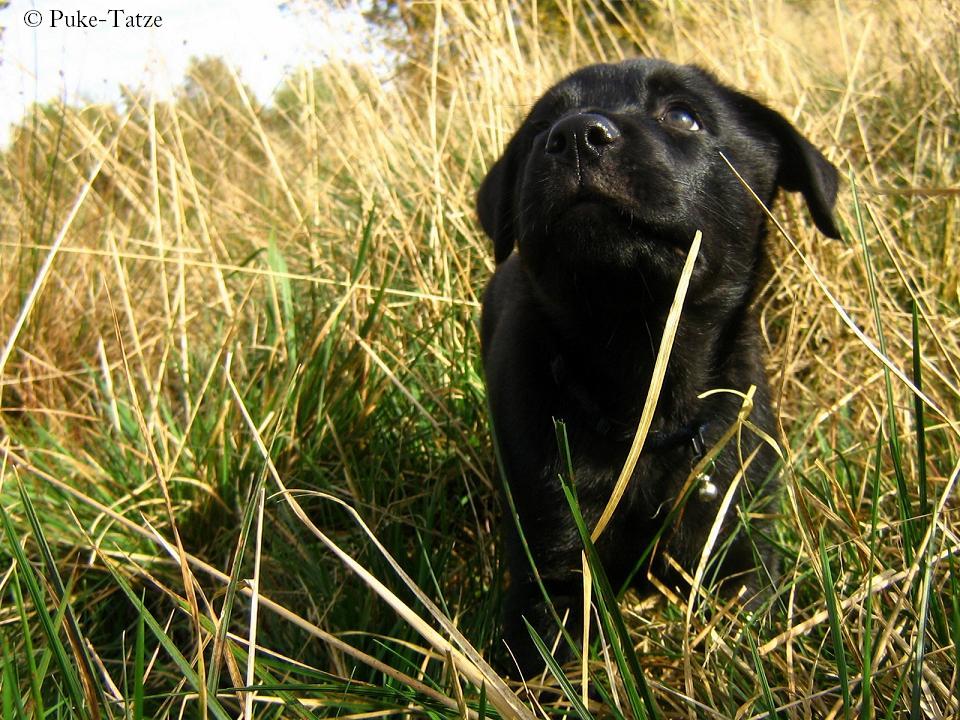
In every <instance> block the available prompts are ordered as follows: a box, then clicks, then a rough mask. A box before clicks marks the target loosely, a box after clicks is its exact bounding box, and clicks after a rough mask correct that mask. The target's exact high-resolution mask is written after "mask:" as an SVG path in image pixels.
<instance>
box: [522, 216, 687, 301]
mask: <svg viewBox="0 0 960 720" xmlns="http://www.w3.org/2000/svg"><path fill="white" fill-rule="evenodd" d="M692 236H693V233H690V238H685V233H684V232H683V231H679V230H673V229H671V228H668V227H662V226H661V227H658V226H657V225H656V224H654V223H648V222H644V221H642V220H641V219H639V218H637V217H636V216H634V215H632V214H630V213H629V212H627V211H625V210H624V209H623V208H621V207H618V206H616V205H614V204H611V203H609V202H605V201H602V200H582V201H578V202H574V203H571V204H570V205H569V206H567V207H564V208H563V209H562V210H561V211H560V212H558V213H557V214H556V215H555V216H554V217H553V218H551V219H550V220H549V221H541V222H536V223H531V224H530V225H528V226H527V232H524V233H521V240H520V244H519V252H520V256H521V258H522V259H523V262H524V265H525V266H526V267H527V270H528V272H530V274H531V275H532V278H533V280H534V282H536V284H537V285H538V286H539V287H540V288H541V290H542V291H544V292H545V293H546V294H547V295H548V296H550V297H551V298H553V299H555V300H558V301H561V302H566V301H569V302H580V301H587V302H590V303H591V304H596V305H608V304H616V305H620V306H623V307H626V306H632V305H634V304H636V303H640V304H649V303H651V302H654V303H660V302H661V301H663V302H669V301H670V299H672V298H673V295H674V292H675V290H676V287H677V283H678V282H679V279H680V273H681V271H682V269H683V264H684V260H685V259H686V256H687V252H688V250H689V248H690V241H691V239H692Z"/></svg>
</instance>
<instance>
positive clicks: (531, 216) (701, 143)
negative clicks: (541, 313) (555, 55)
mask: <svg viewBox="0 0 960 720" xmlns="http://www.w3.org/2000/svg"><path fill="white" fill-rule="evenodd" d="M721 153H722V155H721ZM723 156H725V157H726V158H727V159H728V160H729V161H730V163H731V164H732V165H733V167H735V168H736V169H737V171H738V172H739V173H740V174H741V175H742V176H743V178H744V180H745V181H746V182H747V183H748V184H749V186H750V187H751V188H752V189H753V191H754V192H756V194H757V195H758V196H759V197H760V199H761V200H763V201H764V203H765V204H767V205H768V206H769V204H770V203H771V202H772V201H773V199H774V196H775V194H776V192H777V189H778V188H784V189H785V190H789V191H798V192H801V193H802V194H803V196H804V198H805V199H806V202H807V205H808V207H809V209H810V212H811V214H812V216H813V219H814V222H815V223H816V225H817V227H818V228H819V229H820V231H821V232H823V233H824V234H825V235H828V236H830V237H839V232H838V231H837V228H836V225H835V224H834V220H833V215H832V210H833V204H834V199H835V197H836V192H837V171H836V168H834V166H833V165H831V164H830V163H829V162H828V161H827V160H826V159H825V158H824V157H823V155H821V154H820V152H819V151H817V150H816V148H814V147H813V146H812V145H811V144H810V143H809V142H808V141H807V140H806V139H805V138H803V137H802V136H801V135H800V134H799V133H798V132H797V130H796V129H795V128H794V127H793V126H792V125H791V124H790V123H789V122H788V121H787V120H786V119H785V118H783V117H782V116H781V115H779V114H778V113H776V112H775V111H773V110H771V109H770V108H768V107H766V106H764V105H762V104H761V103H759V102H757V101H756V100H754V99H752V98H750V97H748V96H746V95H743V94H741V93H739V92H736V91H734V90H732V89H730V88H727V87H725V86H723V85H721V84H720V83H718V82H717V81H716V80H715V79H714V78H713V77H712V76H711V75H709V74H708V73H706V72H705V71H703V70H701V69H699V68H697V67H693V66H677V65H673V64H670V63H667V62H663V61H657V60H646V59H642V60H632V61H628V62H624V63H620V64H617V65H593V66H590V67H586V68H584V69H582V70H579V71H578V72H576V73H574V74H573V75H571V76H569V77H567V78H566V79H565V80H563V81H561V82H560V83H558V84H557V85H556V86H554V87H553V88H552V89H550V90H549V91H548V92H547V93H546V94H545V95H544V96H543V97H542V98H541V99H540V100H539V101H538V102H537V103H536V104H535V105H534V107H533V109H532V110H531V112H530V114H529V115H528V116H527V118H526V120H525V121H524V122H523V124H522V125H521V127H520V129H519V130H518V131H517V133H516V134H515V135H514V136H513V138H512V139H511V140H510V142H509V144H508V145H507V148H506V150H505V151H504V153H503V156H502V157H501V158H500V159H499V160H498V161H497V162H496V163H495V164H494V166H493V167H492V168H491V169H490V172H489V173H488V174H487V176H486V178H485V179H484V181H483V184H482V185H481V187H480V192H479V195H478V211H479V217H480V222H481V224H482V225H483V228H484V230H485V231H486V232H487V234H488V235H490V237H491V238H493V241H494V249H495V256H496V260H497V262H498V263H499V262H501V261H503V260H505V259H506V258H507V257H508V256H509V255H510V253H511V252H512V251H513V248H514V247H515V246H516V247H517V248H518V251H519V253H520V256H521V259H522V261H523V264H524V266H525V267H526V269H527V271H528V273H530V274H531V275H532V277H533V279H534V281H535V282H536V283H537V285H538V286H540V290H541V291H543V292H545V293H546V294H547V295H557V294H559V295H561V296H563V295H564V294H566V295H568V296H569V293H570V292H571V291H573V292H579V291H582V290H583V288H585V287H587V288H595V287H598V286H603V287H604V288H606V289H607V290H610V291H613V292H614V293H615V294H621V295H624V296H626V295H631V294H632V295H633V296H634V297H637V296H646V297H645V298H641V299H646V300H649V299H656V298H657V297H658V296H666V295H669V296H672V294H673V289H674V287H675V286H676V282H677V279H678V277H679V273H680V269H681V268H682V266H683V261H684V258H685V256H686V253H687V250H688V249H689V247H690V242H691V240H692V239H693V236H694V234H695V232H696V231H697V230H701V231H702V232H703V245H702V247H701V254H700V257H699V259H698V262H697V270H696V271H695V274H694V278H693V282H692V290H694V292H696V291H697V289H698V288H699V290H700V296H701V297H711V299H712V296H713V295H716V293H717V292H718V290H717V288H722V290H723V293H724V294H725V295H727V296H729V297H731V298H732V297H733V296H738V295H739V296H742V295H743V293H745V292H747V291H748V289H749V287H750V286H751V284H752V282H753V276H754V272H755V268H756V265H757V260H758V258H759V256H760V241H761V240H762V237H763V235H764V228H765V217H764V213H763V210H762V209H761V208H760V207H759V205H758V204H757V202H756V200H755V199H753V198H752V197H751V196H750V194H749V192H748V191H747V190H746V189H745V188H744V187H743V186H742V184H741V183H740V181H739V180H737V178H736V176H735V175H734V173H733V172H732V171H731V170H730V167H729V166H728V165H727V163H726V162H725V161H724V159H723ZM711 288H712V289H713V291H712V292H711Z"/></svg>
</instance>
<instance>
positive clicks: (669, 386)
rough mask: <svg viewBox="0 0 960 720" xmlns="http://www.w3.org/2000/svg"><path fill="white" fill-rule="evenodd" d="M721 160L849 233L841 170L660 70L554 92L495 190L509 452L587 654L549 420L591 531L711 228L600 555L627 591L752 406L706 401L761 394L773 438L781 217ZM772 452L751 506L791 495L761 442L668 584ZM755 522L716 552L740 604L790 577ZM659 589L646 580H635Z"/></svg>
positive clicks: (494, 367) (541, 104)
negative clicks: (840, 198) (768, 256)
mask: <svg viewBox="0 0 960 720" xmlns="http://www.w3.org/2000/svg"><path fill="white" fill-rule="evenodd" d="M721 153H722V154H723V156H725V157H726V158H727V159H728V160H729V161H730V163H731V164H732V165H733V167H735V168H736V169H737V171H738V172H739V173H740V174H741V175H742V177H743V178H744V180H745V181H746V182H747V183H748V184H749V186H750V187H751V188H752V189H753V191H754V192H756V194H757V195H758V196H759V197H760V199H761V200H762V201H763V202H764V203H765V204H767V205H768V206H769V205H770V203H771V202H772V201H773V199H774V196H775V195H776V193H777V190H778V188H784V189H785V190H791V191H799V192H801V193H803V196H804V198H805V199H806V202H807V205H808V207H809V209H810V211H811V213H812V215H813V219H814V221H815V223H816V225H817V227H818V228H819V229H820V231H821V232H823V233H824V234H825V235H828V236H830V237H838V236H839V233H838V231H837V228H836V226H835V224H834V221H833V216H832V210H833V204H834V199H835V196H836V191H837V171H836V168H834V166H833V165H831V164H830V163H829V162H828V161H827V160H826V159H825V158H824V157H823V156H822V155H821V154H820V153H819V152H818V151H817V150H816V149H815V148H814V147H813V146H812V145H811V144H810V143H809V142H808V141H807V140H806V139H804V138H803V137H801V136H800V134H799V133H798V132H797V131H796V129H795V128H794V127H793V126H792V125H791V124H790V123H789V122H788V121H787V120H786V119H784V118H783V117H782V116H781V115H779V114H778V113H776V112H775V111H773V110H771V109H770V108H768V107H766V106H764V105H762V104H761V103H759V102H757V101H756V100H754V99H752V98H750V97H748V96H746V95H743V94H741V93H739V92H736V91H734V90H732V89H730V88H727V87H725V86H723V85H721V84H720V83H718V82H717V81H716V80H715V79H714V78H713V77H712V76H711V75H710V74H708V73H707V72H705V71H703V70H701V69H699V68H697V67H692V66H677V65H673V64H670V63H667V62H662V61H657V60H633V61H629V62H624V63H620V64H617V65H594V66H591V67H587V68H584V69H582V70H580V71H578V72H576V73H574V74H573V75H571V76H569V77H568V78H566V79H565V80H563V81H562V82H560V83H559V84H558V85H556V86H555V87H553V88H552V89H551V90H549V91H548V92H547V93H546V95H544V96H543V97H542V98H541V99H540V100H539V101H538V102H537V103H536V104H535V105H534V107H533V109H532V110H531V112H530V114H529V115H528V116H527V119H526V120H525V121H524V122H523V124H522V125H521V126H520V129H519V130H518V131H517V133H516V134H515V135H514V136H513V138H512V139H511V140H510V142H509V144H508V145H507V148H506V150H505V151H504V153H503V156H502V157H501V158H500V159H499V160H498V161H497V162H496V163H495V164H494V166H493V167H492V168H491V169H490V172H489V173H488V175H487V177H486V178H485V179H484V181H483V184H482V186H481V188H480V192H479V196H478V206H479V207H478V211H479V216H480V222H481V224H482V225H483V229H484V230H485V231H486V232H487V234H488V235H490V237H491V238H492V239H493V242H494V250H495V256H496V262H497V270H496V272H495V273H494V276H493V279H492V280H491V281H490V284H489V286H488V287H487V289H486V292H485V294H484V298H483V319H482V343H483V360H484V368H485V373H486V381H487V389H488V394H489V402H490V407H491V410H492V413H493V426H494V435H495V438H496V441H497V443H498V445H499V448H500V451H501V454H502V459H503V465H504V469H505V471H506V475H507V477H506V480H507V482H508V484H509V487H510V490H511V493H512V495H513V498H514V500H515V502H516V507H517V511H518V514H519V519H520V524H521V526H522V528H523V532H524V536H525V538H526V540H527V542H528V543H529V547H530V550H531V553H532V556H533V559H534V561H535V563H536V566H537V569H538V571H539V574H540V577H541V578H542V580H543V583H544V585H545V586H546V589H547V590H548V592H549V594H550V596H551V598H552V601H553V604H554V606H555V608H556V610H557V612H558V613H559V615H560V616H561V617H563V616H564V614H566V613H569V620H568V622H567V627H568V629H569V630H570V631H571V633H572V634H573V635H574V636H578V634H579V628H580V626H581V623H582V620H581V607H580V605H581V602H582V600H581V598H582V595H581V593H582V587H581V582H582V577H581V573H580V567H581V561H580V552H581V542H580V539H579V535H578V533H577V530H576V527H575V525H574V522H573V520H572V516H571V512H570V508H569V505H568V503H567V501H566V500H565V498H564V495H563V493H562V489H561V484H560V481H559V479H558V475H559V473H561V472H562V471H564V470H565V467H564V465H565V463H562V462H561V458H560V452H559V450H558V443H557V437H556V434H555V429H554V419H559V420H562V421H563V422H564V423H565V425H566V431H567V435H568V438H569V447H570V451H571V455H572V463H573V474H574V483H575V489H576V493H577V496H578V500H579V503H580V506H581V508H582V510H583V513H584V516H585V519H586V521H587V523H588V526H589V527H591V528H592V527H593V526H594V525H595V524H596V522H597V520H598V518H599V515H600V513H601V511H602V510H603V508H604V506H605V505H606V503H607V501H608V498H609V497H610V493H611V490H612V488H613V486H614V484H615V482H616V479H617V477H618V475H619V472H620V470H621V468H622V466H623V463H624V461H625V459H626V456H627V452H628V449H629V447H630V444H631V441H632V439H633V436H634V432H635V430H636V426H637V423H638V420H639V417H640V413H641V409H642V407H643V403H644V399H645V397H646V394H647V389H648V387H649V384H650V377H651V370H652V368H653V363H654V360H655V357H656V353H657V349H658V346H659V343H660V339H661V336H662V333H663V328H664V321H665V318H666V315H667V311H668V309H669V306H670V304H671V301H672V299H673V296H674V293H675V290H676V287H677V282H678V279H679V276H680V272H681V269H682V267H683V264H684V259H685V257H686V254H687V252H688V250H689V248H690V244H691V241H692V239H693V237H694V235H695V233H696V231H697V230H700V231H702V233H703V241H702V246H701V250H700V255H699V257H698V259H697V262H696V266H695V269H694V272H693V276H692V279H691V283H690V287H689V291H688V293H687V297H686V302H685V304H684V310H683V315H682V318H681V321H680V325H679V328H678V331H677V335H676V339H675V343H674V346H673V352H672V355H671V359H670V364H669V367H668V370H667V374H666V378H665V381H664V385H663V389H662V392H661V394H660V399H659V403H658V405H657V412H656V414H655V416H654V420H653V425H652V426H651V432H650V435H649V436H648V438H647V441H646V444H645V446H644V451H643V453H642V455H641V457H640V460H639V462H638V463H637V466H636V470H635V472H634V474H633V476H632V478H631V481H630V485H629V487H628V489H627V491H626V493H625V495H624V496H623V499H622V501H621V503H620V505H619V507H618V509H617V511H616V513H615V514H614V516H613V518H612V521H611V523H610V525H609V526H608V528H607V529H606V531H605V532H604V534H603V535H602V536H601V537H600V539H599V542H598V545H597V550H598V552H599V555H600V557H601V560H602V562H603V564H604V568H605V569H606V572H607V574H608V576H609V578H610V580H611V583H612V584H613V586H614V587H615V588H617V587H619V586H620V585H621V584H622V583H624V582H625V581H626V580H627V579H628V578H629V577H630V575H631V573H633V572H634V571H635V570H636V569H637V568H636V565H637V563H638V561H639V559H640V557H641V555H642V553H643V552H644V550H645V549H646V548H648V547H649V546H650V545H651V543H652V542H653V540H654V539H655V536H656V534H657V532H658V531H659V530H660V529H661V525H662V524H663V522H664V518H665V517H667V516H668V515H670V512H669V510H670V509H671V508H672V507H673V506H674V505H675V503H677V502H678V500H679V497H678V496H679V494H680V492H681V488H682V487H683V486H684V483H685V482H686V480H687V478H688V476H689V475H690V473H691V470H692V468H693V466H694V464H695V462H696V461H697V460H698V459H699V458H700V457H701V455H702V453H703V448H704V447H706V448H710V447H711V446H712V445H713V444H714V443H715V442H717V440H718V439H719V438H720V437H721V436H722V435H723V434H724V432H725V431H726V430H727V429H728V428H729V427H731V425H732V424H733V423H734V422H735V421H736V418H737V412H738V410H739V409H740V406H741V401H740V399H739V398H737V397H736V396H734V395H733V394H731V393H718V394H714V395H712V396H710V397H709V398H707V399H698V396H699V395H700V394H701V393H703V392H704V391H706V390H710V389H714V388H725V389H732V390H737V391H740V392H747V390H748V389H749V388H750V387H751V386H755V387H756V388H757V390H756V396H755V398H754V408H753V411H752V414H751V416H750V422H752V423H753V424H754V425H755V426H757V427H759V428H760V429H761V430H763V431H765V432H766V433H768V434H769V435H770V436H773V437H775V436H776V431H775V427H774V419H773V413H772V411H771V407H770V399H769V391H768V389H767V384H766V380H765V377H764V369H763V356H762V353H763V345H762V342H761V338H760V333H759V324H758V318H757V315H756V313H755V311H754V310H753V309H752V307H751V301H752V299H753V295H754V291H755V290H756V288H757V286H758V283H759V282H760V276H761V275H762V272H761V266H762V263H761V260H762V244H761V241H762V240H763V238H764V236H765V234H766V218H765V214H764V212H763V209H762V208H761V207H760V205H759V204H758V203H757V202H756V200H755V199H754V198H753V197H751V195H750V194H749V192H748V191H747V190H746V189H745V188H744V187H743V185H742V184H741V182H740V181H739V180H738V179H737V178H736V176H735V175H734V173H733V172H732V171H731V170H730V167H729V166H728V165H727V163H726V162H725V161H724V159H723V157H722V156H721ZM514 248H516V249H517V252H516V253H514V252H513V251H514ZM758 447H759V450H758V453H757V455H756V457H755V458H754V459H753V462H752V463H750V464H749V466H748V468H747V471H746V473H745V476H744V479H743V482H742V483H740V485H739V486H738V487H739V489H738V491H737V495H736V496H735V499H736V501H738V502H740V503H741V504H742V505H744V506H746V505H749V506H750V509H751V511H752V512H754V513H756V512H757V511H758V510H760V511H762V509H763V508H764V506H765V500H769V499H770V497H771V496H772V495H773V494H774V493H775V492H776V490H777V487H778V481H777V479H776V477H772V475H773V469H774V464H775V457H774V455H773V453H772V451H770V450H769V448H768V447H767V446H766V445H764V444H763V443H761V441H760V440H759V438H758V437H757V436H756V435H755V434H753V433H751V432H749V431H744V432H743V433H742V435H741V441H740V442H739V443H738V441H737V440H736V439H734V441H732V442H730V443H728V444H727V446H726V447H725V449H724V450H723V451H722V453H721V454H720V455H719V457H718V458H717V459H716V463H715V466H714V467H713V468H712V469H711V472H710V481H707V480H706V479H703V480H701V481H700V486H699V488H698V489H695V490H694V491H693V492H692V493H690V494H689V496H688V498H689V499H688V501H687V502H686V505H685V506H684V507H683V508H682V512H678V513H675V514H674V515H673V517H674V522H673V526H672V527H670V528H668V529H667V531H666V533H665V534H664V536H663V537H662V538H661V539H660V541H659V544H658V545H657V547H658V553H657V556H656V557H655V558H654V560H653V562H652V565H651V566H650V569H651V571H652V572H654V574H656V575H657V576H658V577H663V578H665V579H667V581H671V580H670V578H671V573H670V571H669V568H668V565H667V564H666V563H665V562H664V561H663V557H664V555H663V553H664V552H666V553H669V555H670V556H672V557H673V558H674V559H675V560H676V561H677V562H678V563H679V564H680V565H681V566H683V567H685V568H686V569H687V570H688V571H689V572H692V571H693V570H694V569H695V568H696V566H697V564H698V562H699V559H700V555H701V551H702V549H703V547H704V544H705V541H706V537H707V534H708V533H709V530H710V528H711V526H712V524H713V522H714V519H715V517H716V515H717V512H718V509H719V507H720V504H721V500H722V498H723V496H724V493H725V492H726V490H727V489H728V488H729V487H730V484H731V482H732V480H733V478H734V476H735V475H736V474H737V473H738V471H740V470H741V467H742V464H741V463H742V459H743V458H747V457H748V456H749V455H750V454H751V453H752V452H753V451H754V449H757V448H758ZM741 517H746V515H744V514H738V512H737V509H736V505H734V506H731V509H730V511H729V512H728V513H727V515H726V519H725V520H724V523H723V526H722V534H721V537H720V540H719V541H718V542H717V544H716V546H715V548H718V549H719V548H721V546H723V548H724V550H725V552H724V553H723V560H722V563H721V564H720V566H719V568H718V572H717V577H719V578H730V579H729V581H728V583H727V586H726V587H727V589H728V591H729V592H736V591H737V590H739V589H740V587H741V586H744V585H745V586H746V587H747V594H746V596H745V597H747V598H749V597H751V596H753V595H755V594H756V593H757V592H759V591H761V590H763V589H765V588H767V587H769V585H770V584H771V583H772V582H773V581H774V580H775V579H776V577H777V574H778V567H777V563H776V560H775V559H774V556H773V553H772V551H771V548H770V546H769V543H768V542H767V541H766V540H765V539H764V536H765V534H766V532H765V530H766V528H765V523H764V522H763V521H762V520H755V521H754V522H753V523H752V524H751V528H750V529H751V532H750V533H749V534H748V533H745V532H743V527H742V521H741V520H740V519H739V518H741ZM677 518H679V520H678V519H677ZM504 525H505V528H506V529H505V535H506V538H505V541H506V553H507V557H508V563H509V572H510V579H509V587H508V590H507V597H506V602H505V608H504V639H505V641H506V643H507V645H508V646H509V649H510V651H511V653H512V655H513V656H514V657H515V658H516V661H517V662H518V664H519V667H520V670H521V673H522V674H523V675H529V674H531V673H532V672H534V671H536V670H538V669H539V668H542V667H543V662H542V660H541V658H540V655H539V653H538V652H537V650H536V648H535V646H534V645H533V643H532V641H531V639H530V636H529V634H528V631H527V629H526V627H525V625H524V623H523V620H522V618H523V617H525V618H526V619H527V620H528V621H529V622H530V623H531V624H532V625H533V627H534V628H535V629H536V630H537V632H538V633H539V634H540V635H541V636H542V637H544V639H545V640H546V641H547V642H548V643H549V642H550V641H552V639H553V638H554V637H555V636H556V631H557V627H556V625H555V621H554V619H553V616H552V615H551V614H550V612H549V610H548V606H547V604H546V603H545V601H544V600H543V595H542V593H541V591H540V589H539V588H538V587H537V585H536V584H535V582H534V576H533V574H532V572H531V569H530V566H529V563H528V561H527V558H526V554H525V552H524V551H523V549H522V546H521V544H520V543H519V539H518V536H517V533H516V530H515V528H514V525H513V522H512V521H511V520H508V521H507V522H505V523H504ZM714 552H715V553H719V550H715V551H714ZM647 572H648V568H647V566H646V565H644V566H643V567H642V568H640V572H638V573H637V575H636V576H635V577H638V578H639V579H640V580H643V579H645V578H646V576H647ZM672 581H674V582H675V581H677V578H676V577H673V579H672ZM562 646H563V643H561V647H562Z"/></svg>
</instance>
